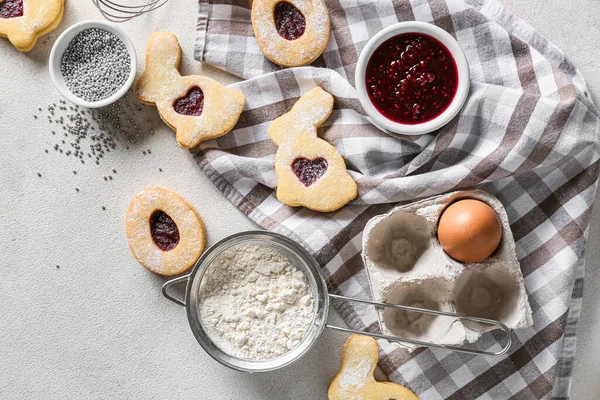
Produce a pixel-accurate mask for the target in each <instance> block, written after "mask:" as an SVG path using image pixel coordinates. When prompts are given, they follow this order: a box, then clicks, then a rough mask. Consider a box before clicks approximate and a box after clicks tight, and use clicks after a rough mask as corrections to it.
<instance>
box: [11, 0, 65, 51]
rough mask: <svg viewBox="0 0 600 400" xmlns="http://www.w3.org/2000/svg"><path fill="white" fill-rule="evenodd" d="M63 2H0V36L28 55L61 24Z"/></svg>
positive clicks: (38, 0)
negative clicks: (42, 38) (43, 37)
mask: <svg viewBox="0 0 600 400" xmlns="http://www.w3.org/2000/svg"><path fill="white" fill-rule="evenodd" d="M64 2H65V1H64V0H0V36H2V37H5V38H8V40H10V42H11V43H12V44H13V46H15V48H16V49H17V50H19V51H22V52H28V51H30V50H32V49H33V48H34V47H35V44H36V42H37V40H38V39H39V38H40V37H42V36H44V35H46V34H48V33H50V32H52V31H53V30H54V29H56V27H57V26H58V25H59V24H60V21H62V17H63V13H64V9H65V7H64Z"/></svg>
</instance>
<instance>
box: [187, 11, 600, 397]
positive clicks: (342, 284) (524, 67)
mask: <svg viewBox="0 0 600 400" xmlns="http://www.w3.org/2000/svg"><path fill="white" fill-rule="evenodd" d="M326 3H327V6H328V8H329V13H330V16H331V22H332V34H331V39H330V42H329V45H328V47H327V49H326V51H325V52H324V53H323V55H322V57H320V58H319V59H318V60H317V61H316V62H315V64H314V65H315V66H317V67H325V68H313V67H304V68H295V69H281V68H279V67H277V66H275V65H274V64H272V63H270V62H269V61H268V60H267V59H266V58H264V57H263V55H262V53H261V51H260V49H259V48H258V45H257V43H256V41H255V39H254V37H253V31H252V26H251V23H250V10H249V8H250V1H241V0H211V1H209V2H206V1H200V4H199V11H200V16H199V19H198V40H197V43H196V49H195V51H196V58H197V59H198V60H201V61H204V62H206V63H210V64H212V65H215V66H217V67H219V68H222V69H225V70H227V71H229V72H231V73H233V74H235V75H237V76H239V77H242V78H245V79H248V80H246V81H243V82H241V83H237V84H235V85H233V87H235V88H236V89H239V90H241V91H242V92H243V93H245V94H246V96H247V106H246V110H245V111H244V113H243V114H242V116H241V118H240V120H239V123H238V125H237V126H236V128H235V130H233V131H232V132H231V133H229V134H228V135H225V136H223V137H221V138H219V139H217V140H213V141H208V142H204V143H203V144H202V145H201V146H200V147H199V148H198V149H197V150H196V151H195V156H196V159H197V161H198V163H199V165H200V166H201V168H202V169H203V170H204V172H205V173H206V175H207V176H208V177H209V178H210V179H211V180H212V182H214V184H215V185H216V186H217V187H218V188H219V189H220V190H221V191H222V192H223V194H224V195H225V196H226V197H227V198H228V199H229V200H230V201H231V202H233V203H234V204H235V205H236V206H238V207H239V208H240V209H241V210H242V211H243V212H244V213H246V214H247V215H248V216H249V217H250V218H251V219H252V220H254V221H255V222H256V223H258V224H259V225H260V226H262V227H263V228H265V229H270V230H274V231H277V232H281V233H283V234H286V235H288V236H290V237H292V238H294V239H296V240H298V241H299V242H301V243H302V244H304V246H306V247H307V248H308V249H309V250H310V251H311V252H312V254H313V255H314V256H315V257H316V259H317V260H318V261H319V262H320V263H321V265H322V267H323V268H322V271H323V274H324V275H325V277H326V279H327V282H328V285H329V288H330V290H331V291H332V292H337V293H343V294H345V295H349V296H354V297H363V298H369V296H370V289H369V284H368V281H367V276H366V273H365V271H364V269H363V264H362V261H361V258H360V251H361V234H362V231H363V228H364V226H365V223H366V222H367V221H368V220H369V219H370V218H371V217H373V216H374V215H377V214H381V213H383V212H386V211H388V210H389V209H391V208H392V207H394V206H395V205H396V204H398V203H402V202H407V201H412V200H414V199H417V198H423V197H426V196H432V195H436V194H440V193H443V192H447V191H450V190H457V189H464V188H474V187H477V188H480V189H484V190H487V191H488V192H490V193H492V194H494V195H495V196H496V197H498V198H499V199H500V200H501V201H502V203H503V204H504V206H505V208H506V210H507V213H508V216H509V218H510V221H511V228H512V230H513V234H514V237H515V240H516V245H517V254H518V257H519V260H520V262H521V267H522V270H523V275H524V277H525V285H526V288H527V292H528V294H529V300H530V302H531V307H532V309H533V313H534V325H533V327H532V328H529V329H522V330H518V331H516V332H514V333H513V346H512V348H511V350H510V352H509V354H508V355H507V356H505V357H501V358H485V357H481V356H470V355H465V354H459V353H453V352H449V351H442V350H432V349H419V350H417V351H415V352H413V353H409V352H408V351H405V350H402V349H397V348H396V347H394V346H393V345H391V344H389V343H387V342H382V343H380V345H381V355H382V358H381V362H380V366H381V367H382V369H383V370H384V371H385V372H386V373H388V375H389V376H390V379H392V380H394V381H396V382H399V383H401V384H405V385H407V386H408V387H410V388H411V389H412V390H414V391H415V392H416V393H417V394H418V395H419V397H420V398H422V399H441V398H444V399H457V400H458V399H476V398H477V399H506V398H515V399H531V398H550V397H552V398H556V399H560V398H567V397H568V395H569V386H570V377H571V367H572V362H573V357H574V355H575V341H576V336H575V328H576V325H577V320H578V317H579V310H580V306H581V297H582V288H583V272H584V246H585V241H586V238H587V234H588V226H589V221H590V214H591V208H592V204H593V201H594V196H595V191H596V183H597V178H598V175H599V161H598V160H599V151H598V142H599V139H598V133H599V130H600V122H599V113H598V110H597V109H596V107H595V106H594V104H593V103H592V101H591V99H590V97H589V95H588V92H587V88H586V85H585V82H584V81H583V80H582V79H581V77H580V75H579V74H578V72H577V70H576V69H575V68H574V67H573V65H572V64H571V63H570V62H569V61H568V60H567V59H566V58H565V56H564V55H563V53H562V52H561V51H560V50H558V49H557V48H556V47H554V46H553V45H552V44H551V43H549V42H547V41H546V40H544V39H543V38H542V37H541V36H540V35H539V34H538V33H536V32H535V31H534V30H533V29H532V28H531V27H529V26H528V25H526V24H525V23H524V22H523V21H521V20H519V19H518V18H516V17H514V16H513V15H511V14H509V13H508V12H507V11H505V10H504V9H503V8H502V6H501V5H500V4H498V3H497V2H496V1H495V0H455V1H451V0H448V1H444V0H430V1H427V0H412V1H409V0H379V1H360V0H326ZM405 20H419V21H425V22H429V23H433V24H436V25H438V26H440V27H442V28H444V29H445V30H447V31H448V32H450V33H451V34H453V35H454V37H456V39H457V40H458V41H459V43H460V44H461V46H462V47H463V49H464V50H465V52H466V54H467V58H468V60H469V62H470V68H471V75H472V80H473V82H472V87H471V93H470V96H469V98H468V100H467V103H466V105H465V106H464V109H463V110H462V112H461V114H460V116H459V117H457V118H455V119H454V120H453V121H452V122H451V123H450V124H448V125H447V126H446V127H444V128H443V129H441V130H440V131H439V132H436V133H435V134H432V135H424V136H420V137H402V136H390V135H387V134H385V133H383V132H381V131H379V130H378V129H376V128H375V127H374V126H372V125H371V124H369V122H368V121H367V120H366V119H365V117H364V116H363V115H364V112H363V110H362V108H361V107H360V104H359V101H358V100H357V98H356V94H355V90H354V88H353V86H352V85H351V84H350V83H348V81H349V82H354V67H355V64H356V61H357V57H358V54H359V53H360V51H361V49H362V47H363V46H364V44H365V43H366V41H367V40H368V39H369V37H371V36H372V35H373V34H375V33H376V32H377V31H379V30H380V29H381V28H383V27H385V26H388V25H391V24H393V23H396V22H398V21H405ZM315 85H320V86H322V87H323V88H324V89H326V90H327V91H329V92H330V93H332V94H333V95H334V96H335V109H334V112H333V114H332V116H331V117H330V118H329V120H328V121H327V123H326V124H325V126H323V127H322V128H321V129H320V130H319V135H320V136H321V137H322V138H324V139H325V140H327V141H328V142H330V143H332V144H333V145H334V146H335V147H336V148H337V149H338V150H339V151H340V153H341V154H342V155H343V156H344V159H345V160H346V164H347V166H348V168H349V170H350V173H351V174H352V176H353V177H354V179H355V180H356V181H357V182H358V185H359V198H358V199H357V200H356V201H354V202H353V203H351V204H350V205H347V206H346V207H344V208H342V209H341V210H339V211H337V212H335V213H329V214H319V213H316V212H313V211H310V210H307V209H304V208H290V207H287V206H284V205H282V204H281V203H279V202H278V201H277V199H276V197H275V193H274V188H275V187H276V185H277V179H276V175H275V171H274V167H273V163H274V158H275V151H276V147H275V146H274V144H273V143H272V142H271V140H270V139H269V138H268V136H267V127H268V125H269V122H270V121H272V120H273V119H275V118H276V117H278V116H280V115H281V114H283V113H285V112H286V111H288V110H289V109H290V108H291V106H292V105H293V104H294V102H295V101H296V100H297V99H298V97H299V96H300V95H301V94H303V93H304V92H306V91H307V90H309V89H310V88H312V87H313V86H315ZM335 306H336V308H337V310H338V311H339V312H340V313H341V315H342V316H343V318H344V319H345V321H346V322H347V323H348V325H350V326H351V327H353V328H358V329H366V330H370V331H377V330H378V329H379V328H378V325H377V320H376V315H375V312H374V311H373V310H372V309H369V308H367V307H365V308H363V307H354V306H350V305H348V304H335ZM499 338H500V337H499V336H498V333H494V332H492V333H488V334H486V335H484V337H483V338H482V339H481V340H479V341H478V342H477V343H476V346H477V347H479V348H483V349H488V350H492V349H496V350H497V349H499V348H500V345H499V344H498V339H499Z"/></svg>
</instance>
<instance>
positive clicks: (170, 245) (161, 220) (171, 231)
mask: <svg viewBox="0 0 600 400" xmlns="http://www.w3.org/2000/svg"><path fill="white" fill-rule="evenodd" d="M150 233H151V234H152V240H153V241H154V244H156V245H157V246H158V248H159V249H161V250H162V251H169V250H173V249H174V248H175V247H177V244H178V243H179V229H177V224H176V223H175V221H173V219H171V217H169V216H168V215H167V213H165V212H163V211H160V210H157V211H154V212H153V213H152V215H151V216H150Z"/></svg>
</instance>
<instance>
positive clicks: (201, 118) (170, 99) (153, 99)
mask: <svg viewBox="0 0 600 400" xmlns="http://www.w3.org/2000/svg"><path fill="white" fill-rule="evenodd" d="M180 61H181V47H180V46H179V42H178V41H177V37H176V36H175V35H174V34H172V33H166V32H158V33H154V34H153V35H152V36H151V37H150V40H149V41H148V47H147V50H146V70H145V71H144V72H143V73H142V74H141V75H140V77H139V79H138V81H137V84H136V93H137V98H138V100H139V101H140V102H142V103H144V104H147V105H152V106H153V105H155V106H156V107H157V108H158V113H159V115H160V117H161V118H162V120H163V121H164V122H165V123H166V124H167V125H169V127H170V128H171V129H173V130H174V131H175V133H176V137H177V142H178V143H179V145H180V146H181V147H184V148H192V147H196V146H197V145H198V144H199V143H200V142H201V141H203V140H207V139H213V138H216V137H219V136H222V135H224V134H226V133H227V132H229V131H230V130H231V129H233V127H234V126H235V124H236V123H237V121H238V119H239V117H240V114H241V113H242V111H243V110H244V106H245V105H246V97H245V96H244V95H243V94H242V93H240V92H238V91H237V90H233V89H230V88H228V87H225V86H223V85H221V84H220V83H218V82H217V81H215V80H213V79H210V78H207V77H205V76H200V75H189V76H181V75H180V74H179V63H180Z"/></svg>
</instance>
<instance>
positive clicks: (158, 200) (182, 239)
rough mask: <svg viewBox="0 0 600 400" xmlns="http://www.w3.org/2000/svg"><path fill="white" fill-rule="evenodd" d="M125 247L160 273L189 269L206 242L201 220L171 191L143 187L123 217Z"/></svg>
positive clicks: (172, 272)
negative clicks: (126, 245) (124, 223)
mask: <svg viewBox="0 0 600 400" xmlns="http://www.w3.org/2000/svg"><path fill="white" fill-rule="evenodd" d="M126 231H127V240H128V241H129V247H130V248H131V251H132V253H133V255H134V257H135V258H136V259H137V260H138V261H139V262H140V264H142V265H143V266H144V267H146V268H148V269H149V270H150V271H152V272H155V273H157V274H160V275H165V276H170V275H177V274H180V273H182V272H185V271H187V270H188V269H190V268H191V267H192V266H194V264H195V263H196V261H198V258H199V257H200V254H202V251H203V250H204V246H205V244H206V232H205V230H204V223H203V222H202V219H201V218H200V216H199V215H198V213H197V212H196V210H195V209H194V208H193V207H192V206H191V205H190V204H189V203H188V202H187V201H185V200H184V199H183V197H181V196H180V195H178V194H177V193H175V192H172V191H170V190H166V189H162V188H150V189H145V190H144V191H142V192H141V193H139V194H138V195H137V196H135V197H134V198H133V200H132V201H131V204H130V205H129V209H128V210H127V217H126Z"/></svg>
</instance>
